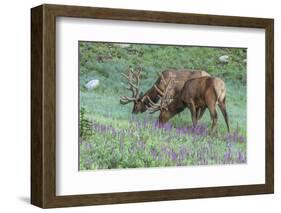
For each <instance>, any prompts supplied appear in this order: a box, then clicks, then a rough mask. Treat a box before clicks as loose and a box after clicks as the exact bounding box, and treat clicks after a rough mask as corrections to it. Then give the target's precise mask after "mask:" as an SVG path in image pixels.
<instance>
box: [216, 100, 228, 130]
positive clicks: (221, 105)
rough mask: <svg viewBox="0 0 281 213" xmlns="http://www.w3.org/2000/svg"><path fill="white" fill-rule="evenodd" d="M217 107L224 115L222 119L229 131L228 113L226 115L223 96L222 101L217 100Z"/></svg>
mask: <svg viewBox="0 0 281 213" xmlns="http://www.w3.org/2000/svg"><path fill="white" fill-rule="evenodd" d="M218 105H219V108H220V110H221V112H222V114H223V117H224V121H225V123H226V126H227V131H228V133H229V123H228V115H227V111H226V106H225V98H224V99H223V101H221V102H219V104H218Z"/></svg>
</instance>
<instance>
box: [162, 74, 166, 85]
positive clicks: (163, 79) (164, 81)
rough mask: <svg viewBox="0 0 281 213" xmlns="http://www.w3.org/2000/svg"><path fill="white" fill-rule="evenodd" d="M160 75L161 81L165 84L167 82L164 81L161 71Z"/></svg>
mask: <svg viewBox="0 0 281 213" xmlns="http://www.w3.org/2000/svg"><path fill="white" fill-rule="evenodd" d="M160 77H161V80H162V81H163V83H164V84H165V85H166V84H167V82H166V80H165V78H164V76H163V73H161V74H160Z"/></svg>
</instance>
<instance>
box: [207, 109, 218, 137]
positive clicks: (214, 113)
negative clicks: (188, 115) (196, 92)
mask: <svg viewBox="0 0 281 213" xmlns="http://www.w3.org/2000/svg"><path fill="white" fill-rule="evenodd" d="M208 108H209V111H210V115H211V118H212V121H213V122H212V127H211V132H213V131H214V129H215V127H216V126H217V122H218V114H217V111H216V105H212V106H208Z"/></svg>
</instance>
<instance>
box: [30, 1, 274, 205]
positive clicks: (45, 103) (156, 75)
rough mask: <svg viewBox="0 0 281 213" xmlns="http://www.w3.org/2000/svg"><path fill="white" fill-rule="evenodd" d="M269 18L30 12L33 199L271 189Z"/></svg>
mask: <svg viewBox="0 0 281 213" xmlns="http://www.w3.org/2000/svg"><path fill="white" fill-rule="evenodd" d="M273 30H274V22H273V19H265V18H249V17H233V16H216V15H200V14H186V13H170V12H156V11H139V10H125V9H110V8H93V7H78V6H65V5H41V6H38V7H35V8H32V9H31V88H32V89H31V112H32V113H31V114H32V115H31V203H32V204H34V205H36V206H39V207H42V208H51V207H65V206H79V205H98V204H114V203H129V202H146V201H161V200H177V199H190V198H207V197H219V196H237V195H252V194H266V193H273V191H274V138H273V135H274V134H273V133H274V112H273V110H274V95H273V94H274V31H273Z"/></svg>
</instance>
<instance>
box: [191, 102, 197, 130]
mask: <svg viewBox="0 0 281 213" xmlns="http://www.w3.org/2000/svg"><path fill="white" fill-rule="evenodd" d="M190 112H191V117H192V124H193V127H196V125H197V115H196V108H195V104H194V102H193V100H192V99H191V101H190Z"/></svg>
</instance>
